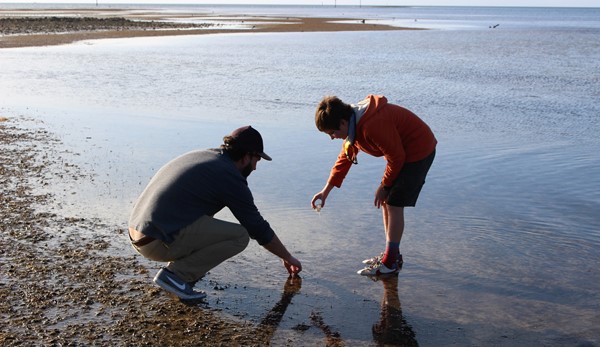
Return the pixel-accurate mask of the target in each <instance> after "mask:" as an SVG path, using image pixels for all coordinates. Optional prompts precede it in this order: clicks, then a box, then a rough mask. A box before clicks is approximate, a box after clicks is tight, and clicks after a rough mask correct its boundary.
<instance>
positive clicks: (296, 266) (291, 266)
mask: <svg viewBox="0 0 600 347" xmlns="http://www.w3.org/2000/svg"><path fill="white" fill-rule="evenodd" d="M282 262H283V266H285V268H286V270H287V271H288V273H289V274H290V275H292V276H296V275H298V273H300V271H302V264H301V263H300V261H299V260H298V259H296V258H294V257H292V256H290V258H289V259H288V260H282Z"/></svg>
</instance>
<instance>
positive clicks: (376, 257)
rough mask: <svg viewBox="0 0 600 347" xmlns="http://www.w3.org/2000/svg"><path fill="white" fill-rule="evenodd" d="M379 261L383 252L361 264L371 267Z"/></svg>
mask: <svg viewBox="0 0 600 347" xmlns="http://www.w3.org/2000/svg"><path fill="white" fill-rule="evenodd" d="M381 259H383V252H382V253H381V254H379V255H376V256H374V257H373V258H369V259H365V260H363V261H362V263H363V264H366V265H373V264H377V263H380V262H381Z"/></svg>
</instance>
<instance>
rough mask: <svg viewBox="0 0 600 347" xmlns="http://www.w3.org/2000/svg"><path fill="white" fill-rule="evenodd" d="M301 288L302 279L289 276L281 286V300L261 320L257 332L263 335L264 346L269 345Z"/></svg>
mask: <svg viewBox="0 0 600 347" xmlns="http://www.w3.org/2000/svg"><path fill="white" fill-rule="evenodd" d="M301 287H302V278H300V277H299V276H290V277H289V278H288V279H287V281H285V285H284V286H283V293H282V294H281V299H280V300H279V301H278V302H277V303H276V304H275V306H273V308H272V309H271V311H269V312H268V313H267V315H266V316H265V317H264V318H263V319H262V321H261V322H260V324H259V325H258V328H257V330H259V331H261V332H262V333H264V341H263V342H264V345H269V344H270V341H271V338H272V337H273V334H275V331H276V330H277V327H278V326H279V323H280V322H281V319H282V318H283V315H284V314H285V311H286V310H287V308H288V306H289V304H290V303H291V302H292V298H293V297H294V295H296V294H298V292H299V291H300V288H301Z"/></svg>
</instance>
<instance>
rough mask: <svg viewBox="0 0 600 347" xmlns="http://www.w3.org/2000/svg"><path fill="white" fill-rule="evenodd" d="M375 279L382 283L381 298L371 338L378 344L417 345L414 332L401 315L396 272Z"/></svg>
mask: <svg viewBox="0 0 600 347" xmlns="http://www.w3.org/2000/svg"><path fill="white" fill-rule="evenodd" d="M376 280H379V281H381V283H382V284H383V299H382V300H381V316H380V319H379V322H377V323H375V324H373V340H374V341H375V342H376V343H377V345H378V346H418V345H419V343H418V342H417V339H416V337H415V332H414V331H413V330H412V327H411V326H410V325H409V324H408V323H407V322H406V320H405V319H404V317H403V316H402V307H401V306H400V298H399V297H398V274H394V275H390V276H385V277H379V278H377V279H376Z"/></svg>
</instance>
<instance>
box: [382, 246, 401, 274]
mask: <svg viewBox="0 0 600 347" xmlns="http://www.w3.org/2000/svg"><path fill="white" fill-rule="evenodd" d="M399 256H400V242H389V241H388V242H387V243H386V247H385V253H383V259H382V260H381V262H382V263H383V264H384V265H385V266H387V267H388V268H390V269H392V268H394V267H395V266H396V262H397V261H398V258H399Z"/></svg>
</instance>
